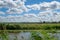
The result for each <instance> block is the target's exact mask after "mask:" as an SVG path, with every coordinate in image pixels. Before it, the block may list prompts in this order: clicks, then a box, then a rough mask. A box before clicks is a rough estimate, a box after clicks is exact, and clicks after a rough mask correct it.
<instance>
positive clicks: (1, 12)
mask: <svg viewBox="0 0 60 40" xmlns="http://www.w3.org/2000/svg"><path fill="white" fill-rule="evenodd" d="M55 12H56V13H55ZM54 13H55V14H56V16H54V15H55V14H54ZM59 17H60V0H9V1H8V0H0V22H40V20H41V21H49V22H51V21H57V22H58V21H60V18H59ZM48 18H49V20H47V19H48ZM51 19H52V20H51ZM56 19H58V20H56Z"/></svg>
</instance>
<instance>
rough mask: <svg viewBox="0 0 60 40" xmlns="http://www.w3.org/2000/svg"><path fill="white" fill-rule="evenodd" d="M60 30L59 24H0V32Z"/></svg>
mask: <svg viewBox="0 0 60 40" xmlns="http://www.w3.org/2000/svg"><path fill="white" fill-rule="evenodd" d="M3 29H7V30H50V29H54V30H55V29H57V30H60V23H0V30H3Z"/></svg>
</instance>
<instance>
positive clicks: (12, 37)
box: [0, 32, 60, 40]
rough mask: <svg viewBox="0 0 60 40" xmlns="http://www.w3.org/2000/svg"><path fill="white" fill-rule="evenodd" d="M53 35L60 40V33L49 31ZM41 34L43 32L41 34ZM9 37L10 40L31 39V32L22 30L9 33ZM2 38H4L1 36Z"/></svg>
mask: <svg viewBox="0 0 60 40" xmlns="http://www.w3.org/2000/svg"><path fill="white" fill-rule="evenodd" d="M48 34H49V35H50V36H51V37H55V38H57V40H60V33H59V32H57V33H48ZM40 35H41V34H40ZM8 39H9V40H15V39H17V40H31V32H20V33H8ZM0 40H2V39H1V38H0Z"/></svg>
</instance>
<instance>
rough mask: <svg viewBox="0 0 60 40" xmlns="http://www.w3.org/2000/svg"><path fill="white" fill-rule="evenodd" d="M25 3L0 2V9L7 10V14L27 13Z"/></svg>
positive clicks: (12, 0) (9, 0)
mask: <svg viewBox="0 0 60 40" xmlns="http://www.w3.org/2000/svg"><path fill="white" fill-rule="evenodd" d="M25 1H26V0H0V8H3V7H5V8H8V11H6V12H7V13H8V14H14V13H15V12H16V13H15V14H20V13H22V12H28V8H27V7H26V6H25Z"/></svg>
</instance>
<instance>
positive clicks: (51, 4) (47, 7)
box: [27, 1, 60, 11]
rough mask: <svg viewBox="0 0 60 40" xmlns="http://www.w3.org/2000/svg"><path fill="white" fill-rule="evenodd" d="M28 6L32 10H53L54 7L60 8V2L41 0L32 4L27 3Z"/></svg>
mask: <svg viewBox="0 0 60 40" xmlns="http://www.w3.org/2000/svg"><path fill="white" fill-rule="evenodd" d="M27 7H28V8H30V9H33V10H45V11H46V10H54V9H60V2H57V1H52V2H43V3H40V4H33V5H27Z"/></svg>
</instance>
